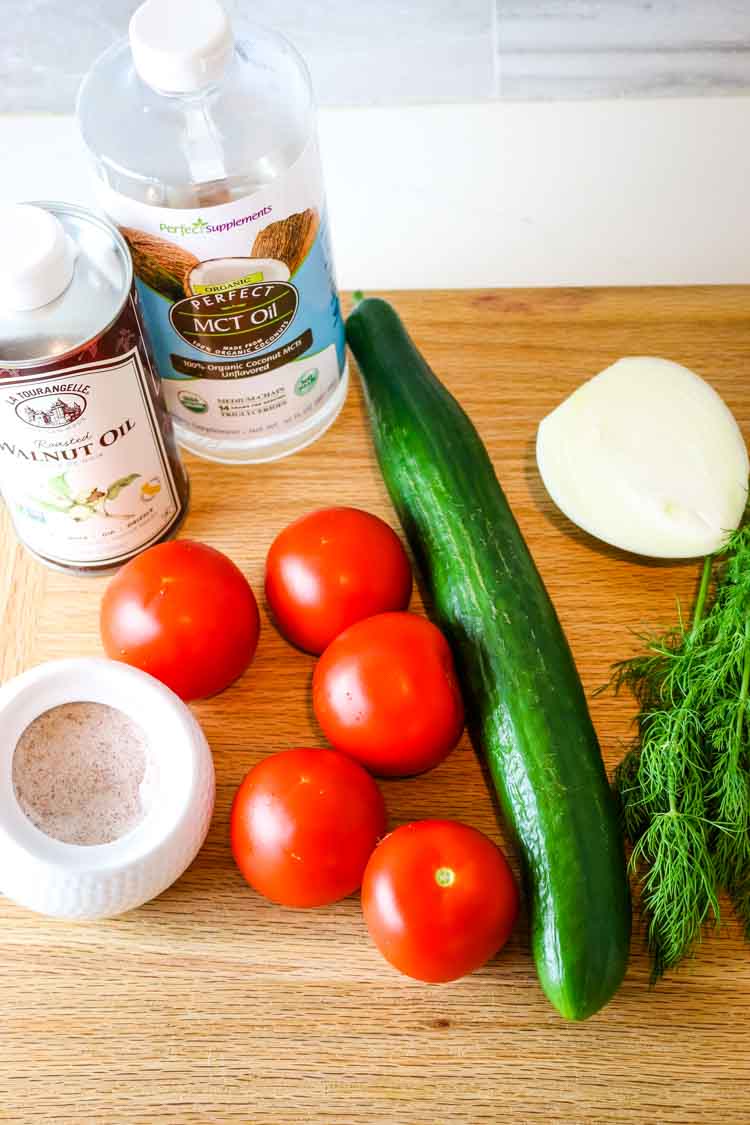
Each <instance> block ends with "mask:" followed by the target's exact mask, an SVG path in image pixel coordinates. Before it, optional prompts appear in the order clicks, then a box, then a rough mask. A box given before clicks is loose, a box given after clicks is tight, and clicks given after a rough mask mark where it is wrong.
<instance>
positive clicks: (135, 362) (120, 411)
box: [0, 346, 181, 567]
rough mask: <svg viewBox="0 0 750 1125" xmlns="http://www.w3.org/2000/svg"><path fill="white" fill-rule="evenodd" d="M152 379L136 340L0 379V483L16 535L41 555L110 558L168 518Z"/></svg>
mask: <svg viewBox="0 0 750 1125" xmlns="http://www.w3.org/2000/svg"><path fill="white" fill-rule="evenodd" d="M9 375H10V373H9ZM151 378H152V376H150V374H149V373H148V372H147V371H146V370H145V369H144V365H143V361H142V358H141V354H140V352H139V350H138V347H137V346H136V347H133V348H132V349H131V350H129V351H126V352H125V353H124V354H122V355H119V356H116V357H114V358H111V359H102V360H96V361H94V362H92V363H84V364H79V365H77V366H75V367H66V368H64V369H63V370H59V371H57V372H52V373H49V374H45V375H39V374H34V375H29V374H26V375H25V376H20V375H17V376H15V377H13V376H12V375H11V376H10V377H8V378H3V379H2V380H0V490H2V494H3V497H4V499H5V502H6V504H7V506H8V509H9V511H10V514H11V517H12V519H13V522H14V524H15V526H16V530H17V532H18V535H19V538H20V539H22V540H23V542H24V543H26V545H27V546H28V547H29V548H30V549H31V550H32V551H34V552H36V554H38V555H40V556H42V557H43V558H44V559H46V560H48V561H50V562H53V563H58V564H59V565H61V566H80V567H87V566H93V565H98V566H106V565H111V566H115V565H117V564H118V563H121V562H124V561H125V560H126V559H129V558H130V557H131V556H132V555H133V554H135V553H136V552H137V551H139V550H142V549H144V548H146V547H148V546H150V545H151V544H152V543H155V542H156V541H157V540H159V539H161V538H162V537H163V536H164V535H165V534H166V532H167V531H168V530H169V528H170V527H171V526H172V525H173V524H174V523H175V521H176V520H177V518H178V516H179V514H180V512H181V503H180V499H179V494H178V490H177V487H176V482H175V480H174V475H173V472H172V467H171V465H170V461H169V458H168V456H167V452H166V449H165V446H164V437H163V434H162V429H161V427H160V426H159V422H158V418H157V416H156V411H155V406H154V394H153V389H152V387H150V386H149V380H150V379H151Z"/></svg>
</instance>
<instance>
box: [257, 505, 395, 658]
mask: <svg viewBox="0 0 750 1125" xmlns="http://www.w3.org/2000/svg"><path fill="white" fill-rule="evenodd" d="M411 587H412V577H411V566H410V565H409V559H408V558H407V555H406V551H405V550H404V548H403V547H402V546H401V541H400V539H399V538H398V536H397V535H396V533H395V531H393V530H392V529H391V528H390V527H389V526H388V524H387V523H383V521H382V520H381V519H378V517H377V516H371V515H370V514H369V513H368V512H360V511H359V510H358V509H357V508H322V509H321V510H320V511H318V512H311V513H310V514H309V515H307V516H303V517H302V519H299V520H296V521H295V522H294V523H293V524H290V525H289V527H287V528H286V529H285V530H284V531H282V532H281V534H280V535H278V536H277V537H276V539H275V540H274V542H273V543H272V544H271V550H270V551H269V552H268V562H267V564H266V597H267V598H268V604H269V606H270V609H271V612H272V613H273V616H274V618H275V619H276V624H277V625H278V627H279V629H280V631H281V632H282V633H283V634H284V636H285V637H286V638H287V640H289V641H291V642H292V644H295V645H297V646H298V647H299V648H302V649H305V650H306V651H307V652H315V653H320V652H322V651H323V649H324V648H326V646H327V645H329V644H330V643H331V641H332V640H333V639H334V637H337V636H338V634H339V633H342V632H343V631H344V629H347V628H348V627H349V626H350V625H353V624H354V622H355V621H362V620H363V618H365V617H372V616H373V615H374V614H376V613H384V612H385V611H386V610H390V609H406V607H407V606H408V604H409V598H410V597H411Z"/></svg>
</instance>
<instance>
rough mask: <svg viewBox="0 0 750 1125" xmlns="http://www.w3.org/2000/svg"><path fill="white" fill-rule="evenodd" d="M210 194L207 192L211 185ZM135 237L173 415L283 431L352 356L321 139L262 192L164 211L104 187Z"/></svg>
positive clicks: (319, 399) (105, 198) (230, 429)
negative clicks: (346, 334)
mask: <svg viewBox="0 0 750 1125" xmlns="http://www.w3.org/2000/svg"><path fill="white" fill-rule="evenodd" d="M204 190H207V189H204ZM100 192H101V193H102V197H101V202H102V206H103V207H104V209H105V210H106V211H107V212H108V214H109V215H110V216H111V217H112V218H113V220H114V221H115V222H116V223H117V225H118V226H119V227H120V230H121V231H122V234H123V235H124V236H125V238H126V239H127V241H128V244H129V246H130V250H131V252H132V255H133V264H134V267H135V273H136V280H137V284H138V290H139V293H140V296H141V303H142V306H143V309H144V313H145V316H146V322H147V325H148V328H149V333H150V336H151V339H152V343H153V347H154V352H155V357H156V364H157V368H158V370H159V373H160V375H161V376H162V379H163V380H164V392H165V396H166V400H167V405H168V407H169V410H170V412H171V414H172V416H173V417H174V418H175V419H176V420H177V421H178V422H179V423H180V425H181V426H182V427H183V428H185V429H187V430H190V431H192V432H194V433H196V434H201V435H203V436H204V437H206V438H211V439H215V440H218V441H221V439H223V438H226V439H229V440H237V439H240V440H241V439H243V438H244V439H248V440H250V441H252V440H253V439H257V440H263V439H269V438H274V437H281V436H283V435H284V434H285V433H286V432H289V431H290V430H293V429H296V428H297V427H299V426H300V425H303V424H304V423H305V422H306V421H307V420H308V419H309V418H311V417H312V416H313V415H314V414H316V413H317V412H318V411H319V410H320V409H321V408H322V407H323V406H324V405H325V404H326V402H327V401H328V400H329V399H330V398H331V397H332V396H333V395H334V394H335V392H336V389H337V387H338V385H339V382H340V380H341V378H342V375H343V371H344V363H345V344H344V324H343V320H342V317H341V311H340V308H339V301H338V295H337V291H336V283H335V279H334V275H333V266H332V260H331V252H330V243H329V235H328V221H327V214H326V209H325V202H324V197H323V185H322V179H321V171H320V159H319V156H318V149H317V144H316V143H315V141H311V142H310V144H309V145H308V147H307V148H306V150H305V151H304V153H303V154H302V155H301V156H300V158H299V159H298V160H297V162H296V163H295V164H294V166H293V167H292V168H291V169H290V170H289V171H288V172H287V173H286V174H285V175H282V176H279V177H278V178H276V179H275V180H273V182H272V183H270V184H268V185H266V186H264V187H261V188H259V189H258V190H257V191H256V192H254V193H253V194H252V195H249V196H245V197H244V198H242V199H238V200H233V201H231V202H226V203H223V202H219V203H216V202H215V199H216V195H217V189H216V188H212V189H211V202H210V204H209V205H208V206H204V207H201V208H191V209H176V208H172V207H152V206H150V205H148V204H145V203H141V202H139V201H137V200H133V199H130V198H127V197H125V196H123V195H120V194H119V193H116V192H113V191H112V190H111V189H109V188H106V187H101V185H100Z"/></svg>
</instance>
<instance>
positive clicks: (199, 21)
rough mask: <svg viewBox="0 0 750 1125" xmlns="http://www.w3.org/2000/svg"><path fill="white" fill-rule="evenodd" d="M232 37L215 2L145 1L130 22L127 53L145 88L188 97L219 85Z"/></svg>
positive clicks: (228, 55)
mask: <svg viewBox="0 0 750 1125" xmlns="http://www.w3.org/2000/svg"><path fill="white" fill-rule="evenodd" d="M233 46H234V39H233V36H232V27H231V24H230V22H229V18H228V16H227V13H226V12H225V11H224V8H223V6H222V5H221V3H220V2H219V0H146V3H145V4H142V5H141V6H140V8H138V9H137V11H136V12H134V14H133V17H132V19H131V20H130V49H131V51H132V52H133V62H134V64H135V69H136V70H137V71H138V74H139V75H140V76H141V78H142V79H143V81H144V82H145V83H146V85H148V86H151V87H152V88H153V89H154V90H159V91H162V92H163V93H165V94H189V93H193V92H195V91H196V90H200V89H202V88H203V87H204V86H209V85H211V83H212V82H217V81H218V80H219V79H220V78H221V76H222V75H223V73H224V71H225V69H226V67H227V64H228V62H229V60H230V58H231V57H232V49H233Z"/></svg>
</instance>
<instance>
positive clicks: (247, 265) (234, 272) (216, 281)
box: [187, 258, 291, 296]
mask: <svg viewBox="0 0 750 1125" xmlns="http://www.w3.org/2000/svg"><path fill="white" fill-rule="evenodd" d="M290 276H291V274H290V273H289V267H288V266H287V265H286V264H285V263H284V262H280V261H278V260H277V259H275V258H209V260H208V261H206V262H199V263H198V265H197V266H194V267H193V269H191V270H190V272H189V274H188V276H187V291H188V294H189V295H190V296H200V295H201V294H202V293H223V292H224V290H226V289H232V288H234V287H241V286H244V285H253V284H255V283H257V282H259V281H288V280H289V278H290Z"/></svg>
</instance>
